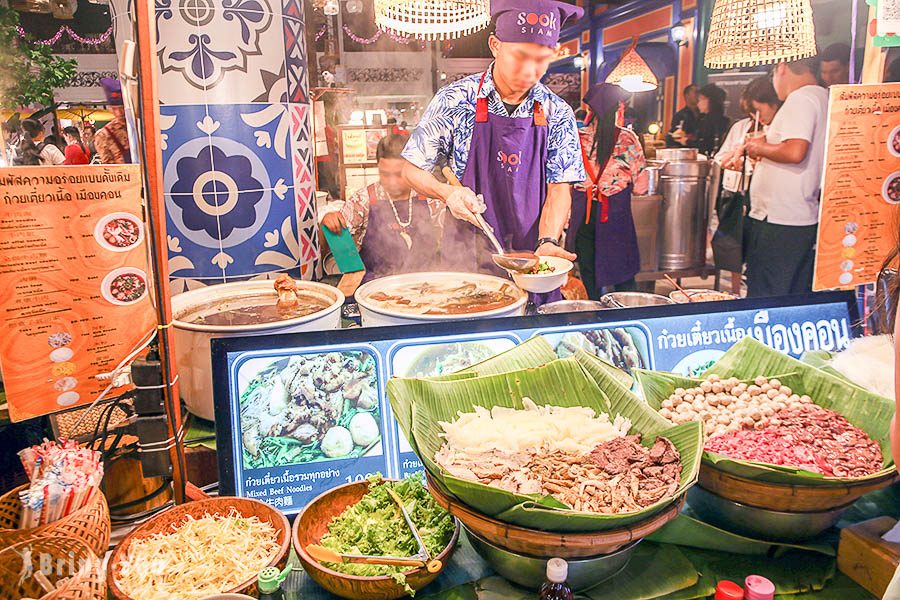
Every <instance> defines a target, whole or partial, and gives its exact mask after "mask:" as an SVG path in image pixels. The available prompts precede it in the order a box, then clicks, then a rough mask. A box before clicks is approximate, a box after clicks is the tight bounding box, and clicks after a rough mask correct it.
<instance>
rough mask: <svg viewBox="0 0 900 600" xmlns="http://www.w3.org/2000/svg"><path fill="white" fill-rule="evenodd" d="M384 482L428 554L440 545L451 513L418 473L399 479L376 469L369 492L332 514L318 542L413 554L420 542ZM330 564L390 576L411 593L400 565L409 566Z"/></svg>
mask: <svg viewBox="0 0 900 600" xmlns="http://www.w3.org/2000/svg"><path fill="white" fill-rule="evenodd" d="M388 487H392V488H393V489H394V491H395V492H396V493H397V495H398V496H400V498H401V500H403V505H404V506H405V507H406V511H407V512H408V513H409V516H410V518H412V520H413V522H414V523H415V524H416V528H417V529H418V530H419V534H420V535H421V536H422V541H423V542H424V543H425V546H426V547H427V548H428V552H429V553H430V554H431V555H432V556H437V555H439V554H440V553H441V552H443V551H444V548H446V547H447V544H449V543H450V539H451V538H452V537H453V530H454V524H453V517H451V516H450V513H448V512H447V511H445V510H444V509H443V508H441V507H440V506H438V504H437V503H436V502H435V501H434V498H432V497H431V494H429V493H428V491H427V490H426V489H425V486H424V485H423V483H422V479H421V476H415V475H413V476H410V477H407V478H406V479H404V480H402V481H396V482H392V481H384V480H383V479H382V478H381V476H380V475H376V476H374V477H371V478H370V479H369V492H368V493H367V494H366V495H365V496H363V497H362V499H361V500H360V501H359V502H357V503H356V504H354V505H353V506H351V507H349V508H347V510H345V511H344V512H343V513H342V514H341V515H340V516H337V517H335V518H334V519H333V520H332V521H331V523H330V524H329V525H328V533H326V534H325V535H324V536H323V537H322V539H321V540H320V541H319V544H320V545H321V546H324V547H325V548H328V549H330V550H334V551H335V552H338V553H341V554H364V555H373V556H414V555H416V554H417V553H418V551H419V546H418V544H417V543H416V540H415V538H414V537H413V534H412V531H410V529H409V527H407V526H406V521H405V520H404V519H403V515H402V514H401V513H400V509H399V508H398V506H397V505H396V504H395V503H394V501H393V500H392V499H391V496H390V495H389V494H388ZM327 566H328V568H329V569H332V570H335V571H339V572H341V573H347V574H348V575H358V576H362V577H383V576H389V577H393V578H394V579H395V580H396V581H397V583H399V584H400V585H403V586H404V587H405V589H406V591H407V593H409V594H410V595H413V594H414V591H413V590H412V588H410V587H409V586H408V585H407V583H406V576H405V575H404V571H408V570H409V567H392V566H387V565H364V564H351V563H347V564H334V563H328V564H327Z"/></svg>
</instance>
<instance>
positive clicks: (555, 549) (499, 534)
mask: <svg viewBox="0 0 900 600" xmlns="http://www.w3.org/2000/svg"><path fill="white" fill-rule="evenodd" d="M426 477H427V478H428V491H429V492H430V493H431V495H432V496H434V499H435V500H436V501H437V503H438V504H440V505H441V506H443V507H444V508H445V509H447V510H448V511H450V514H452V515H453V516H455V517H456V518H457V519H459V520H460V522H462V524H463V525H465V526H466V528H467V529H470V530H472V531H473V532H474V533H475V534H476V535H478V536H480V537H481V538H483V539H485V540H486V541H488V542H490V543H492V544H494V545H496V546H499V547H501V548H504V549H506V550H509V551H511V552H514V553H518V554H527V555H530V556H557V557H559V558H567V559H568V558H571V559H576V558H591V557H596V556H599V555H601V554H612V553H613V552H616V551H618V550H620V549H622V548H624V547H625V546H627V545H628V544H630V543H632V542H635V541H637V540H640V539H642V538H644V537H647V536H648V535H650V534H651V533H653V532H654V531H656V530H657V529H659V528H661V527H662V526H663V525H665V524H666V523H668V522H669V521H671V520H673V519H675V518H676V517H678V513H680V512H681V509H682V507H683V506H684V502H685V496H684V495H682V496H681V497H680V498H678V500H677V501H676V502H674V503H672V505H671V506H669V507H668V508H666V509H664V510H663V511H661V512H658V513H656V514H655V515H653V516H651V517H649V518H648V519H646V520H645V521H641V522H639V523H634V524H632V525H629V526H627V527H622V528H619V529H610V530H608V531H598V532H593V533H554V532H552V531H538V530H535V529H526V528H524V527H518V526H516V525H510V524H508V523H503V522H502V521H498V520H496V519H493V518H491V517H488V516H486V515H483V514H481V513H478V512H476V511H474V510H472V509H471V508H470V507H468V506H466V505H465V504H463V503H462V502H459V501H458V500H457V499H455V498H452V497H451V496H449V495H448V494H445V493H444V492H442V491H441V490H440V486H439V485H436V483H435V481H434V479H433V478H432V477H431V476H430V475H428V474H427V473H426Z"/></svg>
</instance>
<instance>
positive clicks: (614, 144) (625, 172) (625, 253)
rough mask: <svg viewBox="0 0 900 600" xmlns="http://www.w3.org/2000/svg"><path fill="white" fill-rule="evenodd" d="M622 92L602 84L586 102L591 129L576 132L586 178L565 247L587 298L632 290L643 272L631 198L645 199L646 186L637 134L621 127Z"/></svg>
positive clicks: (588, 95) (580, 191)
mask: <svg viewBox="0 0 900 600" xmlns="http://www.w3.org/2000/svg"><path fill="white" fill-rule="evenodd" d="M624 99H625V92H624V91H623V90H622V88H620V87H619V86H617V85H612V84H610V83H600V84H597V85H595V86H594V87H592V88H591V89H590V90H589V91H588V93H587V95H586V96H585V97H584V103H585V104H587V105H588V106H589V107H590V109H591V113H592V115H593V116H592V119H593V121H594V123H596V125H595V126H589V127H585V128H584V129H582V130H581V131H580V136H581V143H582V151H583V154H584V163H585V170H586V172H587V178H586V180H585V181H584V184H583V185H581V186H578V187H576V191H575V197H574V201H573V204H572V222H571V225H570V227H569V232H570V236H569V238H568V240H567V245H568V247H569V249H570V250H575V252H577V253H578V265H579V271H580V273H581V279H582V281H583V282H584V285H585V287H586V288H587V291H588V295H589V296H590V297H591V298H592V299H595V300H599V299H600V296H602V295H603V294H604V293H606V292H607V291H632V290H634V289H635V288H636V283H635V280H634V276H635V275H636V274H637V273H638V271H640V270H641V258H640V253H639V251H638V241H637V232H636V231H635V227H634V218H633V217H632V214H631V194H632V192H634V193H636V194H639V195H640V194H646V193H647V187H648V183H649V179H648V175H647V172H646V170H645V167H646V161H645V160H644V152H643V149H642V148H641V143H640V141H639V140H638V137H637V135H635V133H634V132H633V131H631V130H630V129H626V128H624V127H622V116H623V113H624V104H623V101H624Z"/></svg>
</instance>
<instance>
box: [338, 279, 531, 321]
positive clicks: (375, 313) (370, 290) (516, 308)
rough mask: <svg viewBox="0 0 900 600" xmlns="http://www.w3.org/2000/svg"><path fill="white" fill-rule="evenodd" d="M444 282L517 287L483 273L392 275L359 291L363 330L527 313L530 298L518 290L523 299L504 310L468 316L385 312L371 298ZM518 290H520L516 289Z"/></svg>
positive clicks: (386, 310) (375, 281)
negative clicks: (405, 288) (383, 293)
mask: <svg viewBox="0 0 900 600" xmlns="http://www.w3.org/2000/svg"><path fill="white" fill-rule="evenodd" d="M443 281H452V282H454V283H458V282H460V281H466V282H473V283H479V284H482V285H485V286H487V287H489V288H490V289H499V288H500V286H501V285H503V284H507V285H510V286H512V287H513V288H515V286H514V285H513V284H512V283H511V282H510V281H509V280H507V279H503V278H500V277H494V276H493V275H482V274H480V273H453V272H449V271H440V272H434V273H407V274H404V275H392V276H390V277H382V278H381V279H374V280H372V281H370V282H368V283H365V284H363V285H361V286H360V287H359V289H358V290H356V294H355V297H356V303H357V304H358V305H359V314H360V317H361V318H362V324H363V327H381V326H384V325H412V324H417V323H435V322H441V321H460V320H470V319H490V318H494V319H496V318H499V317H516V316H521V315H524V314H525V304H526V303H527V302H528V295H527V294H526V293H525V292H523V291H521V290H518V291H519V294H520V297H519V298H518V299H517V300H516V301H515V302H513V303H512V304H510V305H509V306H504V307H503V308H498V309H495V310H486V311H481V312H473V313H466V314H464V315H420V314H410V313H404V312H400V311H396V310H390V309H386V308H384V307H382V306H379V305H378V304H376V303H374V302H372V301H371V300H370V299H369V296H371V295H372V294H374V293H376V292H381V291H389V290H390V289H391V288H395V287H397V286H404V285H409V284H413V283H422V282H428V283H440V282H443ZM516 289H518V288H516Z"/></svg>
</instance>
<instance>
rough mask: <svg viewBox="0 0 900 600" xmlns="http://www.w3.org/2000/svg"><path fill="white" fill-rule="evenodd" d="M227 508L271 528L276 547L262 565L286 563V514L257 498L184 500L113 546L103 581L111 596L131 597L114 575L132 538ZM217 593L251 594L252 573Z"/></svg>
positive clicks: (124, 599)
mask: <svg viewBox="0 0 900 600" xmlns="http://www.w3.org/2000/svg"><path fill="white" fill-rule="evenodd" d="M231 509H235V510H236V511H237V512H238V513H240V515H241V516H244V517H257V518H258V519H259V520H260V521H264V522H268V523H270V524H271V525H272V526H273V527H274V528H275V531H276V534H277V540H276V541H277V543H278V545H279V546H280V547H279V549H278V553H277V554H276V555H275V558H273V559H272V560H271V561H270V562H269V564H268V565H266V566H269V567H273V566H274V567H278V568H280V569H283V568H284V566H285V565H286V564H287V559H288V552H289V551H290V547H291V540H290V535H291V526H290V524H289V523H288V520H287V518H286V517H285V516H284V515H283V514H281V512H279V511H278V509H276V508H273V507H271V506H269V505H268V504H265V503H264V502H260V501H259V500H251V499H249V498H235V497H231V496H222V497H218V498H209V499H208V500H198V501H196V502H188V503H187V504H182V505H180V506H173V507H172V508H170V509H168V510H166V511H164V512H161V513H160V514H158V515H156V516H155V517H153V518H152V519H150V520H149V521H147V522H146V523H143V524H142V525H140V526H139V527H137V528H136V529H134V530H133V531H132V532H131V533H129V534H128V535H127V536H126V537H125V539H124V540H122V542H121V543H120V544H119V545H118V546H116V548H115V550H113V553H112V555H111V556H110V557H109V565H108V567H107V581H108V583H109V592H110V595H111V596H112V597H113V598H116V600H133V599H132V598H131V597H130V596H128V595H127V594H126V593H125V592H124V591H122V589H121V588H120V587H119V586H118V585H117V583H116V575H118V573H119V570H120V569H121V563H122V560H123V559H124V558H125V555H126V553H127V552H128V547H129V546H130V545H131V544H132V543H133V542H134V541H135V540H139V539H143V538H145V537H148V536H150V535H152V534H154V533H160V532H163V531H171V529H172V526H173V525H174V526H177V525H180V524H181V523H183V522H184V521H185V520H186V519H187V517H188V516H191V517H194V518H201V517H203V516H204V515H206V514H220V515H226V514H228V513H229V512H230V511H231ZM221 593H223V594H224V593H233V594H235V593H244V594H248V595H250V596H255V595H256V575H254V576H253V577H252V578H250V579H249V580H248V581H245V582H244V583H242V584H241V585H239V586H237V587H234V588H232V589H230V590H222V592H221Z"/></svg>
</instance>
